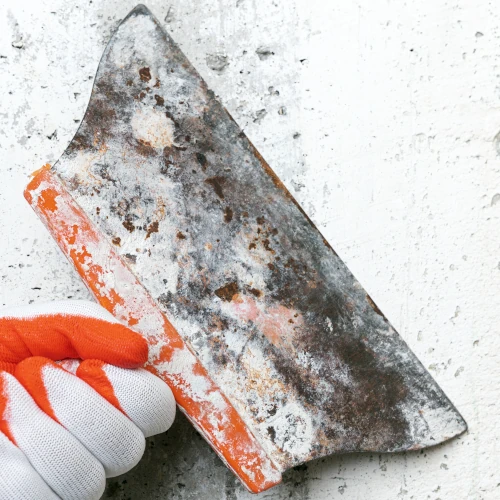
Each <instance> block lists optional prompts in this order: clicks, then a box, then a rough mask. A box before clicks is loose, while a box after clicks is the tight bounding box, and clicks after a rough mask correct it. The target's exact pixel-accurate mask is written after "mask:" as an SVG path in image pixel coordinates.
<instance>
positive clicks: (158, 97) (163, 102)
mask: <svg viewBox="0 0 500 500" xmlns="http://www.w3.org/2000/svg"><path fill="white" fill-rule="evenodd" d="M155 100H156V104H157V105H158V106H163V105H164V104H165V99H163V97H160V96H159V95H158V94H155Z"/></svg>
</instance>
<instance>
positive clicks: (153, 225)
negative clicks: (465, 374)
mask: <svg viewBox="0 0 500 500" xmlns="http://www.w3.org/2000/svg"><path fill="white" fill-rule="evenodd" d="M157 232H158V221H157V220H155V221H154V222H151V224H150V225H149V226H148V230H147V233H146V239H148V238H149V237H150V236H151V234H152V233H157Z"/></svg>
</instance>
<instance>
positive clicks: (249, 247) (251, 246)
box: [248, 243, 257, 250]
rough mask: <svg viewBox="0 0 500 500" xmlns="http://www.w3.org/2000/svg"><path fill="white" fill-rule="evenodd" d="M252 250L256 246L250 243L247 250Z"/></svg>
mask: <svg viewBox="0 0 500 500" xmlns="http://www.w3.org/2000/svg"><path fill="white" fill-rule="evenodd" d="M254 248H257V245H256V244H255V243H250V245H248V249H249V250H253V249H254Z"/></svg>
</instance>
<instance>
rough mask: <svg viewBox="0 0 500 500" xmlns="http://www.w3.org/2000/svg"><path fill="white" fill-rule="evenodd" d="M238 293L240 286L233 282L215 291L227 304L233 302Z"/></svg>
mask: <svg viewBox="0 0 500 500" xmlns="http://www.w3.org/2000/svg"><path fill="white" fill-rule="evenodd" d="M238 291H239V289H238V285H237V284H236V283H235V282H232V283H228V284H227V285H224V286H223V287H221V288H219V289H217V290H215V295H217V297H219V298H221V299H222V300H224V301H226V302H230V301H231V300H233V297H234V296H235V295H236V294H237V293H238Z"/></svg>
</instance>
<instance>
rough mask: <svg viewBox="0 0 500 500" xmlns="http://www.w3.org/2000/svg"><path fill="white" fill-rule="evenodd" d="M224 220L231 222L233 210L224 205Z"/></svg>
mask: <svg viewBox="0 0 500 500" xmlns="http://www.w3.org/2000/svg"><path fill="white" fill-rule="evenodd" d="M224 220H225V221H226V222H231V221H232V220H233V211H232V210H231V209H230V208H229V207H226V209H225V210H224Z"/></svg>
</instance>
